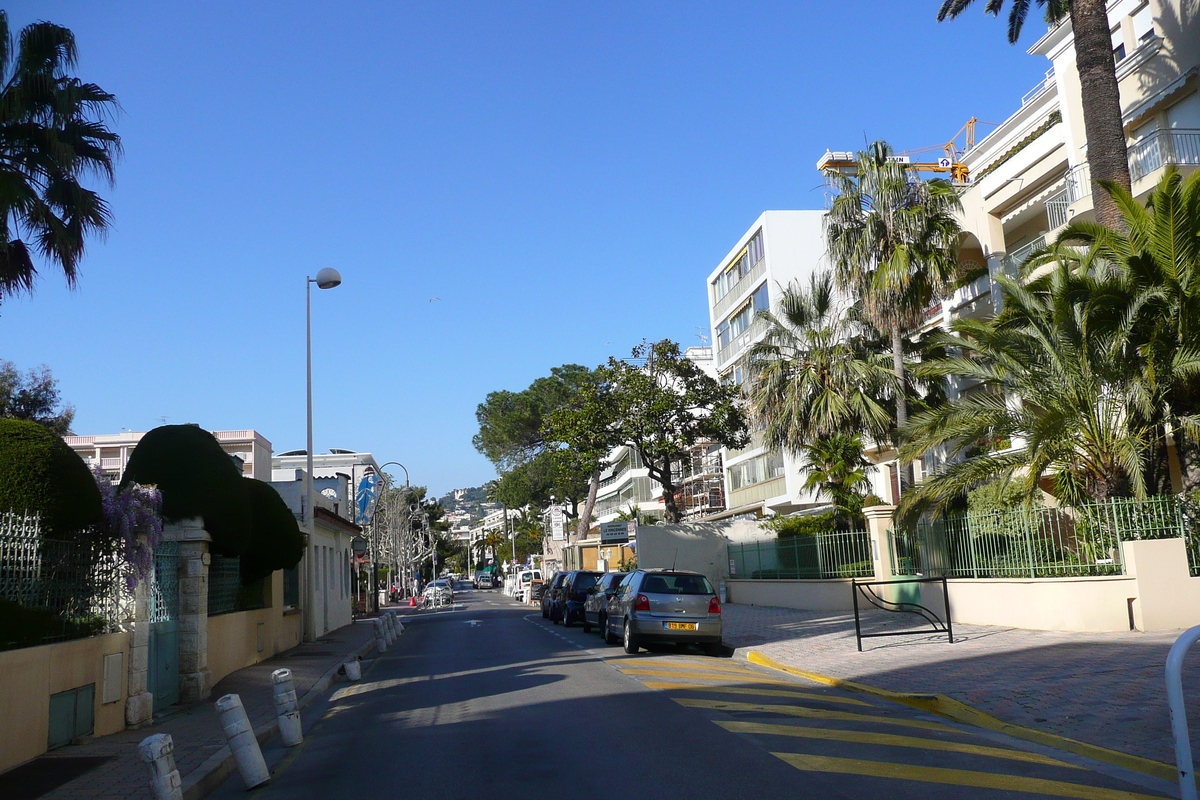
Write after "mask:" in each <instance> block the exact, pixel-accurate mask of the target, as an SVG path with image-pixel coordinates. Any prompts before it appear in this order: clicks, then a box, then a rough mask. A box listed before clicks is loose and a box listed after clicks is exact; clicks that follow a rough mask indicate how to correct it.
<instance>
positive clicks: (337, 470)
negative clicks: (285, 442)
mask: <svg viewBox="0 0 1200 800" xmlns="http://www.w3.org/2000/svg"><path fill="white" fill-rule="evenodd" d="M306 469H308V455H307V453H306V451H304V450H288V451H287V452H285V453H280V454H279V455H277V456H275V457H273V458H272V459H271V476H272V477H271V480H274V481H291V480H295V479H296V476H297V475H300V476H301V477H303V470H306ZM297 470H300V471H301V472H299V473H298V472H297ZM380 473H381V470H380V469H379V464H378V463H377V462H376V461H375V457H374V456H373V455H371V454H370V453H360V452H358V451H356V450H344V449H340V448H332V447H331V448H330V449H329V452H328V453H313V483H314V486H316V485H318V484H320V481H321V479H322V478H337V477H342V478H345V481H344V482H343V481H336V482H329V483H326V484H322V485H323V488H321V489H319V490H318V491H320V493H321V494H323V495H324V496H325V497H326V498H327V499H329V500H330V501H332V502H333V503H335V504H336V506H335V507H336V508H338V513H339V514H341V515H342V516H344V517H346V518H347V519H350V520H354V521H355V522H356V523H359V524H362V523H363V522H365V519H363V518H361V517H360V515H359V509H358V506H357V500H356V498H357V492H358V489H359V486H360V485H361V484H362V481H363V479H364V478H365V477H366V476H368V475H379V474H380ZM369 512H370V509H368V513H369Z"/></svg>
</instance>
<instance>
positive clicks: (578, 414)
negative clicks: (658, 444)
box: [544, 379, 620, 538]
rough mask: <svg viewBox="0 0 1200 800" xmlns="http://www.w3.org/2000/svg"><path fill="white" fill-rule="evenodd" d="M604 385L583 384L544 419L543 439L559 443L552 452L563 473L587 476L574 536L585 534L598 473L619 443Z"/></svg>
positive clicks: (589, 519) (612, 410)
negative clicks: (563, 464)
mask: <svg viewBox="0 0 1200 800" xmlns="http://www.w3.org/2000/svg"><path fill="white" fill-rule="evenodd" d="M609 389H610V387H609V386H608V385H607V383H605V382H603V381H602V380H600V379H597V380H596V381H595V382H594V383H590V384H587V385H584V386H583V387H581V388H580V389H579V391H578V392H576V393H575V396H574V397H572V398H571V399H570V400H569V401H568V402H567V403H566V404H565V405H562V406H560V407H558V408H556V409H554V410H552V411H551V412H550V413H549V414H548V415H547V419H546V424H545V428H544V429H545V432H546V435H547V438H549V439H550V440H552V441H556V442H559V443H561V444H562V445H563V447H564V449H563V450H559V451H556V454H557V456H558V458H560V459H562V460H564V461H566V462H567V463H568V464H569V465H571V466H570V467H568V469H567V470H566V472H567V474H575V475H581V474H587V476H588V478H587V500H586V501H585V502H584V504H583V510H582V511H581V512H580V514H579V522H578V525H577V527H576V529H575V530H576V535H578V536H579V537H580V538H583V537H584V536H586V535H587V532H588V528H589V527H590V526H591V523H592V511H593V510H594V509H595V507H596V495H597V493H598V492H599V491H600V473H601V471H602V470H603V469H604V467H605V465H606V464H607V458H608V454H609V451H611V450H612V449H613V447H615V446H616V445H618V444H620V441H619V440H618V439H617V436H616V433H615V431H614V429H613V424H612V423H613V420H614V418H615V415H616V409H615V407H614V402H613V398H612V396H611V394H610V391H609Z"/></svg>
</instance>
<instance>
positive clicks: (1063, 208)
mask: <svg viewBox="0 0 1200 800" xmlns="http://www.w3.org/2000/svg"><path fill="white" fill-rule="evenodd" d="M1108 16H1109V23H1110V26H1111V29H1112V43H1113V53H1114V56H1115V57H1116V60H1117V80H1118V84H1119V86H1120V92H1121V110H1122V116H1123V121H1124V126H1125V132H1126V135H1127V137H1128V139H1127V142H1128V147H1129V168H1130V173H1131V178H1132V179H1133V194H1134V196H1135V197H1137V198H1139V199H1144V198H1145V196H1146V195H1147V194H1148V193H1149V192H1150V190H1151V189H1153V188H1154V186H1155V185H1156V184H1157V183H1158V181H1159V179H1160V178H1161V177H1162V174H1163V170H1164V168H1165V167H1166V166H1167V165H1168V164H1176V165H1178V166H1179V168H1180V171H1181V172H1184V173H1185V174H1186V173H1187V172H1190V171H1192V170H1194V169H1195V168H1196V166H1197V165H1200V93H1198V89H1200V79H1198V76H1197V70H1198V68H1200V23H1198V21H1197V18H1196V14H1195V12H1194V11H1184V10H1181V2H1180V0H1149V2H1146V0H1116V2H1110V3H1109V4H1108ZM1029 53H1030V54H1032V55H1038V56H1043V57H1045V58H1046V59H1048V60H1049V61H1050V65H1049V69H1048V70H1047V72H1046V77H1045V79H1043V80H1042V81H1041V82H1040V83H1039V84H1038V85H1037V86H1035V87H1033V89H1031V90H1030V91H1029V92H1028V93H1027V94H1026V95H1025V97H1024V98H1022V102H1021V108H1020V109H1019V110H1018V111H1017V112H1016V113H1014V114H1013V115H1012V116H1010V117H1009V118H1008V119H1006V120H1005V121H1004V122H1003V123H1002V124H1001V125H999V126H998V127H997V128H995V130H993V131H992V132H991V133H989V134H988V136H987V137H986V138H984V139H983V140H982V141H980V142H979V143H978V144H977V145H976V146H975V147H973V148H971V149H970V150H968V151H967V152H966V153H964V154H963V155H962V156H961V161H962V163H963V164H964V165H966V166H967V167H968V168H969V170H970V185H969V187H968V188H967V189H966V190H965V191H964V192H963V194H962V203H963V216H964V228H965V229H966V230H968V231H970V233H969V234H968V236H967V239H966V242H965V246H964V257H965V258H967V259H975V260H977V261H978V262H979V263H980V265H981V266H986V267H987V270H988V272H989V274H990V275H995V274H996V273H998V272H1000V271H1006V272H1009V273H1010V274H1011V273H1013V272H1014V271H1015V269H1016V266H1017V265H1018V264H1020V263H1021V261H1023V260H1024V259H1025V258H1026V257H1027V256H1028V255H1029V254H1030V253H1031V252H1033V251H1034V250H1036V249H1039V248H1042V247H1044V246H1045V245H1046V243H1047V242H1053V241H1054V238H1055V236H1057V234H1058V233H1059V231H1061V230H1062V227H1063V226H1064V225H1066V223H1067V222H1068V221H1069V220H1071V219H1074V218H1076V217H1081V218H1087V219H1092V218H1094V214H1093V209H1092V184H1091V170H1090V169H1089V166H1088V160H1087V139H1086V136H1085V133H1084V127H1083V106H1082V100H1081V93H1080V86H1079V75H1078V72H1077V71H1076V69H1075V48H1074V37H1073V36H1072V31H1071V25H1070V23H1069V22H1064V23H1062V24H1059V25H1057V26H1055V27H1053V28H1051V29H1050V30H1049V31H1048V32H1047V33H1046V35H1044V36H1043V37H1042V38H1040V39H1039V40H1038V41H1037V42H1036V43H1035V44H1034V45H1033V46H1032V47H1031V48H1029ZM966 289H967V291H965V292H963V293H962V294H963V296H962V297H961V298H958V299H959V300H961V301H967V300H968V296H969V295H971V294H974V295H975V297H974V298H969V299H970V300H974V299H976V298H979V297H982V296H985V295H987V294H989V292H990V289H991V286H990V284H989V282H988V281H987V280H980V281H977V282H976V283H975V284H973V285H972V286H969V287H966ZM960 305H961V303H960ZM987 305H988V306H992V305H993V304H992V303H988V304H987ZM943 311H944V314H945V321H946V322H948V321H949V320H950V319H951V318H952V317H953V316H956V315H957V312H958V308H956V307H954V303H951V304H948V307H946V308H945V309H943Z"/></svg>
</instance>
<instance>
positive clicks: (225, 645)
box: [208, 570, 303, 684]
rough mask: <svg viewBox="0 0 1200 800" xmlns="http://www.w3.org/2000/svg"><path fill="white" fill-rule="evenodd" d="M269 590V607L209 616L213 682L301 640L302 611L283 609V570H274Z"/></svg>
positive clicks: (209, 658)
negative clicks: (291, 611)
mask: <svg viewBox="0 0 1200 800" xmlns="http://www.w3.org/2000/svg"><path fill="white" fill-rule="evenodd" d="M270 591H271V606H270V607H269V608H259V609H255V610H254V611H239V612H237V613H236V614H220V615H218V616H215V617H209V618H208V670H209V672H210V673H211V674H212V682H213V683H214V684H215V683H216V682H217V681H219V680H221V678H224V677H225V676H226V675H228V674H230V673H231V672H236V671H237V670H239V669H242V668H243V667H248V666H250V665H251V664H257V663H258V662H260V661H262V660H264V659H268V658H270V657H271V656H273V655H275V654H277V653H281V652H283V651H284V650H287V649H288V648H291V647H295V646H296V645H298V644H300V637H301V634H302V623H303V620H302V618H301V615H300V614H298V613H288V614H287V615H284V613H283V573H282V572H280V571H278V570H277V571H275V572H273V573H272V574H271V587H270ZM260 625H261V626H262V627H261V629H260V628H259V626H260Z"/></svg>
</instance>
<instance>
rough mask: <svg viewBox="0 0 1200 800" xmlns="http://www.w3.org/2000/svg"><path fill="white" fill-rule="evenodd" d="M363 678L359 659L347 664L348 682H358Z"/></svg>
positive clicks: (353, 659) (351, 660)
mask: <svg viewBox="0 0 1200 800" xmlns="http://www.w3.org/2000/svg"><path fill="white" fill-rule="evenodd" d="M361 677H362V665H361V664H359V663H358V659H357V658H352V659H350V660H349V661H347V662H346V680H348V681H356V680H358V679H359V678H361Z"/></svg>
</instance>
